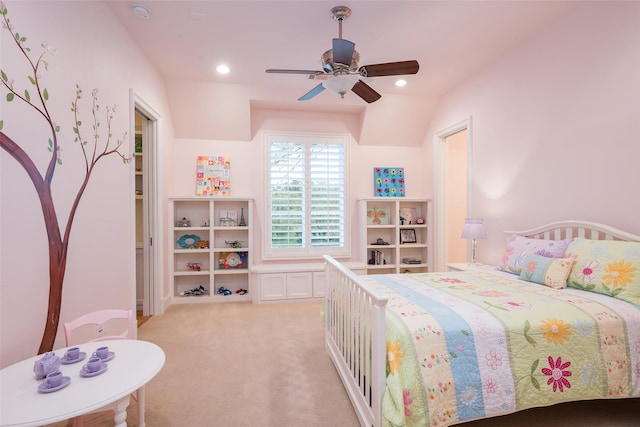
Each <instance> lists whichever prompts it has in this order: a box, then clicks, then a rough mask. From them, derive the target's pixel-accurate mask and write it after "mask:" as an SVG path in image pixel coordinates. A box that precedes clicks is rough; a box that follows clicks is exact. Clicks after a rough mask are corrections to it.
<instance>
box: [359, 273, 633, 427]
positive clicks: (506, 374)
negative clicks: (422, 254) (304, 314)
mask: <svg viewBox="0 0 640 427" xmlns="http://www.w3.org/2000/svg"><path fill="white" fill-rule="evenodd" d="M514 277H516V276H514ZM363 280H365V281H367V282H368V283H369V284H370V285H372V286H374V287H375V288H377V289H379V290H380V291H382V292H383V293H385V294H386V295H388V296H389V302H388V304H387V389H386V391H385V394H384V397H383V403H382V407H383V408H382V414H383V418H384V423H383V425H387V426H416V425H420V426H446V425H451V424H456V423H460V422H465V421H469V420H474V419H479V418H487V417H492V416H496V415H501V414H507V413H511V412H515V411H519V410H522V409H526V408H530V407H535V406H548V405H552V404H555V403H559V402H564V401H573V400H585V399H598V398H621V397H636V396H640V307H639V306H636V305H633V304H631V303H628V302H626V301H622V300H619V299H615V298H611V297H609V296H607V295H601V294H595V293H589V292H585V291H581V290H577V289H560V290H558V289H553V288H549V287H546V286H541V285H536V284H532V283H528V282H524V281H520V280H517V279H511V278H508V277H502V276H496V275H494V274H493V273H491V272H488V271H484V272H483V271H472V272H446V273H426V274H408V275H407V274H398V275H372V276H363Z"/></svg>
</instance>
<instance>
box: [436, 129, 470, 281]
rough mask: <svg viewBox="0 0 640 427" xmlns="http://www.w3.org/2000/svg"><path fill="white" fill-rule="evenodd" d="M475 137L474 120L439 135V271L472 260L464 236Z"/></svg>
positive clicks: (437, 260)
mask: <svg viewBox="0 0 640 427" xmlns="http://www.w3.org/2000/svg"><path fill="white" fill-rule="evenodd" d="M471 137H472V132H471V117H469V118H468V119H466V120H463V121H461V122H459V123H456V124H454V125H452V126H450V127H448V128H446V129H443V130H441V131H440V132H438V133H436V135H435V140H434V160H435V168H434V169H435V174H436V176H435V180H434V182H435V192H434V202H435V207H436V210H435V222H434V224H435V225H436V226H435V248H436V251H435V256H434V266H435V271H446V270H447V264H448V263H452V262H465V261H467V259H468V253H469V248H468V242H467V241H465V240H463V239H462V238H461V237H460V236H461V235H462V228H463V226H464V218H465V217H467V216H468V213H469V212H470V211H471V192H470V185H471V164H472V163H471V154H472V151H471V140H472V138H471Z"/></svg>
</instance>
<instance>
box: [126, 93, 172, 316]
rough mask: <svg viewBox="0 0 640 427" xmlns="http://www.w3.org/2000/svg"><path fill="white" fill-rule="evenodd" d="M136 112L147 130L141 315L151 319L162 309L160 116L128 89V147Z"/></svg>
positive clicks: (133, 265)
mask: <svg viewBox="0 0 640 427" xmlns="http://www.w3.org/2000/svg"><path fill="white" fill-rule="evenodd" d="M136 110H137V111H139V112H141V113H142V114H143V115H144V116H146V117H147V119H148V120H147V128H146V132H145V137H146V139H145V140H144V141H143V144H144V145H145V149H144V152H145V156H144V158H143V162H144V165H143V168H144V169H143V170H145V173H148V175H147V178H148V179H147V180H146V182H145V188H144V189H143V193H144V194H148V195H149V196H150V197H146V198H145V202H144V205H143V206H144V207H143V211H144V213H143V215H144V218H145V222H146V223H147V224H146V225H145V231H144V242H143V244H144V246H145V252H146V253H148V254H149V256H148V257H145V260H144V267H143V268H144V270H145V274H144V277H145V280H144V287H145V288H144V289H145V291H144V302H143V314H144V315H145V316H153V315H158V314H162V313H163V312H164V307H163V306H162V301H161V298H162V280H160V278H161V277H162V256H161V255H162V233H161V231H160V225H161V224H162V211H161V209H160V203H159V201H160V194H162V193H161V182H160V180H159V179H158V177H159V176H161V174H160V162H159V161H158V159H159V158H160V144H159V131H158V121H159V120H160V114H158V113H157V112H156V111H155V110H154V109H153V108H152V107H151V106H150V105H149V104H148V103H147V102H145V101H144V100H143V99H142V98H141V97H140V96H139V95H138V94H136V93H135V92H134V91H133V89H129V111H130V114H131V116H130V125H129V134H130V135H131V137H130V141H132V142H131V147H133V146H134V143H135V112H136ZM130 174H131V178H130V179H131V188H132V190H131V194H134V193H135V192H134V189H135V164H134V162H132V165H131V169H130ZM135 212H136V204H135V198H134V197H132V198H131V214H130V218H131V230H132V232H131V250H132V257H131V260H132V262H131V283H132V284H133V286H132V298H133V307H135V306H136V286H135V283H136V263H135V259H136V258H135V257H136V233H135V229H136V228H135V222H136V213H135Z"/></svg>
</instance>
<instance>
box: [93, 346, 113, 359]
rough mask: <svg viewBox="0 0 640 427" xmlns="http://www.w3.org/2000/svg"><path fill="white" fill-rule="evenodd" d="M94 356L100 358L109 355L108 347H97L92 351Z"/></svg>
mask: <svg viewBox="0 0 640 427" xmlns="http://www.w3.org/2000/svg"><path fill="white" fill-rule="evenodd" d="M93 356H94V357H99V358H100V359H106V358H107V357H109V347H98V348H97V349H96V351H95V353H93Z"/></svg>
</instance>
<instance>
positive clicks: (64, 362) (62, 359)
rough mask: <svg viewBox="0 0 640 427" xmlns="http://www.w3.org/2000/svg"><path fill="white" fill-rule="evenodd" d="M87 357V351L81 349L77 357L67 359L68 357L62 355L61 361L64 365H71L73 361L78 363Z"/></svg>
mask: <svg viewBox="0 0 640 427" xmlns="http://www.w3.org/2000/svg"><path fill="white" fill-rule="evenodd" d="M85 357H87V353H85V352H84V351H81V352H80V353H79V354H78V358H77V359H67V358H66V357H64V356H62V357H61V358H60V363H62V364H63V365H71V364H73V363H78V362H79V361H81V360H83V359H84V358H85Z"/></svg>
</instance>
